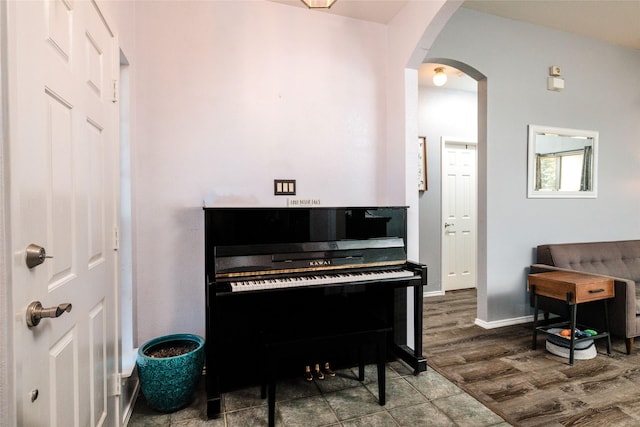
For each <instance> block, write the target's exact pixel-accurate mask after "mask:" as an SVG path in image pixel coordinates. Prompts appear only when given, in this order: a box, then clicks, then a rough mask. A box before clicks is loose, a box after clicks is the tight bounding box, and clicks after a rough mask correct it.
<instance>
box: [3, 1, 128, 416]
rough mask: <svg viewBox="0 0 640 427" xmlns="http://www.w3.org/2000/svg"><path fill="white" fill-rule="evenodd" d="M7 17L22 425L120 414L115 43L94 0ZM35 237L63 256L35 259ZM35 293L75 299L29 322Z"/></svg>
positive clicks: (18, 9) (32, 7) (49, 303)
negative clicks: (30, 258) (31, 253)
mask: <svg viewBox="0 0 640 427" xmlns="http://www.w3.org/2000/svg"><path fill="white" fill-rule="evenodd" d="M7 18H8V28H7V32H8V37H7V40H8V46H7V51H8V64H9V65H8V79H9V80H8V83H9V84H8V87H9V96H8V103H9V105H8V111H9V154H10V175H9V179H8V183H9V193H10V196H9V197H10V199H9V204H10V211H9V212H10V214H9V215H10V224H11V227H10V233H9V239H10V245H11V250H12V253H13V260H12V263H11V286H12V288H11V289H12V293H13V305H12V306H13V313H14V324H13V339H14V346H13V348H14V350H13V351H14V361H15V374H16V376H15V387H16V390H15V393H16V394H15V399H16V414H17V419H18V424H19V425H23V426H29V427H31V426H57V427H70V426H78V427H80V426H82V427H85V426H101V425H116V423H117V421H116V420H117V417H116V416H115V414H114V412H115V411H114V410H113V408H115V405H116V403H117V402H116V401H115V399H116V397H113V396H110V395H112V394H114V393H110V390H109V387H108V385H109V380H110V379H111V380H114V379H116V378H117V377H116V376H115V374H116V369H117V365H118V364H117V363H116V362H117V358H116V354H117V340H116V337H117V335H116V334H117V329H116V311H115V305H114V301H115V289H116V288H115V285H116V275H115V271H116V262H117V259H116V252H115V250H114V249H115V247H114V244H115V241H114V232H115V227H116V225H117V223H116V204H115V200H116V198H115V197H116V195H117V194H116V186H115V184H116V179H117V178H116V176H115V175H114V171H117V163H116V158H117V157H116V154H117V132H115V129H114V126H115V125H116V123H117V116H116V104H114V103H113V102H112V101H113V87H114V83H113V79H114V76H116V75H117V74H116V73H115V68H114V66H116V65H117V64H114V58H116V57H115V55H114V53H115V52H116V43H115V41H114V38H113V34H112V33H111V31H110V30H109V28H108V26H107V24H106V22H105V21H104V18H103V16H102V15H101V13H100V11H99V10H98V8H97V5H96V4H95V3H94V2H91V1H84V0H83V1H71V0H55V1H43V0H37V1H35V0H34V1H16V2H14V1H11V2H8V3H7ZM30 244H37V245H40V246H42V247H44V248H45V250H46V253H47V255H51V256H52V257H53V258H47V259H45V261H44V263H42V264H40V265H38V266H35V267H32V268H28V267H27V265H26V263H25V256H26V255H25V249H26V248H27V246H28V245H30ZM34 301H40V302H41V303H42V306H43V307H45V308H49V307H57V306H59V305H60V304H63V303H70V304H72V309H71V311H70V312H62V313H61V315H60V317H58V318H51V319H49V318H45V319H42V320H41V321H40V323H39V324H38V325H37V326H33V327H28V326H27V323H26V311H27V307H28V306H29V304H30V303H31V302H34Z"/></svg>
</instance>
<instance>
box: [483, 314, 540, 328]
mask: <svg viewBox="0 0 640 427" xmlns="http://www.w3.org/2000/svg"><path fill="white" fill-rule="evenodd" d="M529 322H533V315H529V316H522V317H514V318H512V319H503V320H496V321H493V322H486V321H484V320H481V319H476V320H475V322H474V323H475V324H476V325H477V326H480V327H481V328H483V329H495V328H502V327H504V326H513V325H521V324H523V323H529Z"/></svg>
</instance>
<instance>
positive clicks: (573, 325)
mask: <svg viewBox="0 0 640 427" xmlns="http://www.w3.org/2000/svg"><path fill="white" fill-rule="evenodd" d="M569 307H570V312H571V324H570V327H571V334H570V337H571V344H570V347H569V365H573V351H574V350H575V346H576V317H577V316H576V312H577V311H578V305H577V304H571V305H570V306H569Z"/></svg>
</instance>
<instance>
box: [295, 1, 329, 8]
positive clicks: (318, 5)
mask: <svg viewBox="0 0 640 427" xmlns="http://www.w3.org/2000/svg"><path fill="white" fill-rule="evenodd" d="M301 1H302V3H304V4H305V5H306V6H307V7H308V8H309V9H329V8H330V7H331V6H333V4H334V3H335V2H336V1H337V0H301Z"/></svg>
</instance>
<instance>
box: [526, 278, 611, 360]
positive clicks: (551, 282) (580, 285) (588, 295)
mask: <svg viewBox="0 0 640 427" xmlns="http://www.w3.org/2000/svg"><path fill="white" fill-rule="evenodd" d="M527 289H528V290H529V292H531V293H532V294H533V297H534V312H533V344H532V346H531V348H532V349H533V350H535V349H536V345H537V333H538V331H540V332H545V333H547V330H548V329H550V328H554V327H556V328H557V327H568V328H569V329H570V330H571V331H572V333H571V338H570V341H571V343H570V347H569V364H570V365H573V355H574V350H575V345H576V343H577V342H580V341H583V340H588V339H598V338H607V354H609V355H611V336H610V335H609V316H608V312H607V301H606V300H607V299H609V298H613V296H614V285H613V279H610V278H608V277H602V276H594V275H591V274H582V273H575V272H570V271H551V272H546V273H535V274H529V278H528V280H527ZM539 295H542V296H546V297H549V298H554V299H557V300H562V301H566V303H567V305H568V306H569V313H570V319H569V321H568V322H567V321H564V322H561V323H555V324H552V325H545V326H542V327H539V326H538V296H539ZM600 300H602V302H603V304H604V317H605V327H606V331H604V332H600V333H598V334H597V335H594V336H590V337H588V338H576V337H575V332H574V331H575V330H576V326H577V325H576V317H577V316H576V313H577V310H578V304H581V303H583V302H591V301H600Z"/></svg>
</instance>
